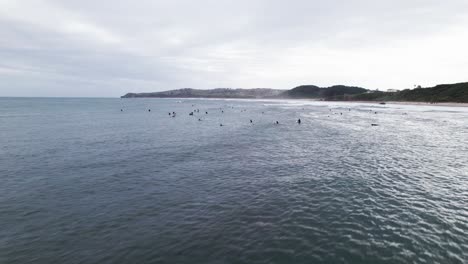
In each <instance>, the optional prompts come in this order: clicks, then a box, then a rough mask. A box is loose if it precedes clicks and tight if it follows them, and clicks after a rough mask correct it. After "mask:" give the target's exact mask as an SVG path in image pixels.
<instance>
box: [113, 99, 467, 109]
mask: <svg viewBox="0 0 468 264" xmlns="http://www.w3.org/2000/svg"><path fill="white" fill-rule="evenodd" d="M120 99H176V100H252V101H282V100H294V101H308V102H321V103H360V104H361V103H362V104H376V105H380V103H385V105H386V104H391V105H420V106H450V107H468V103H457V102H440V103H427V102H413V101H326V100H319V99H313V98H227V97H123V98H122V97H121V98H120Z"/></svg>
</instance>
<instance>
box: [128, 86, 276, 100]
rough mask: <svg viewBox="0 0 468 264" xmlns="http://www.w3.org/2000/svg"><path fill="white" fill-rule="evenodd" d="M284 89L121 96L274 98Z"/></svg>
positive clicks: (227, 89)
mask: <svg viewBox="0 0 468 264" xmlns="http://www.w3.org/2000/svg"><path fill="white" fill-rule="evenodd" d="M283 92H284V90H276V89H268V88H255V89H230V88H217V89H211V90H199V89H191V88H184V89H178V90H170V91H164V92H154V93H128V94H126V95H124V96H122V98H151V97H157V98H252V99H254V98H275V97H278V96H280V95H281V94H282V93H283Z"/></svg>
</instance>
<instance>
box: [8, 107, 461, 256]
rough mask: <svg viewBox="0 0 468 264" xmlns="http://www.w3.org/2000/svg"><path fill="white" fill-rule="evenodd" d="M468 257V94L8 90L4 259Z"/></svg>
mask: <svg viewBox="0 0 468 264" xmlns="http://www.w3.org/2000/svg"><path fill="white" fill-rule="evenodd" d="M196 109H199V112H198V111H196V112H195V113H194V115H193V116H191V115H189V113H190V112H193V111H194V110H196ZM149 110H151V111H149ZM172 112H175V113H176V116H175V117H172ZM206 112H208V114H207V113H206ZM170 113H171V114H170ZM298 119H301V121H302V122H301V124H300V125H299V124H298V123H297V120H298ZM250 120H252V123H251V122H250ZM276 121H278V123H279V124H276ZM221 124H222V126H221ZM372 124H374V126H372ZM467 261H468V109H467V108H463V107H440V106H406V105H392V104H387V105H378V104H363V103H362V104H360V103H327V102H310V101H273V100H271V101H268V100H263V101H262V100H204V99H63V98H0V263H44V264H46V263H47V264H49V263H467Z"/></svg>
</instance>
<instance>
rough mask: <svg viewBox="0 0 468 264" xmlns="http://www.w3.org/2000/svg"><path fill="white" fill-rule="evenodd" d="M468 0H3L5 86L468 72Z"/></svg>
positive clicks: (426, 77) (110, 88)
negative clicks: (467, 50) (136, 0)
mask: <svg viewBox="0 0 468 264" xmlns="http://www.w3.org/2000/svg"><path fill="white" fill-rule="evenodd" d="M466 28H468V2H467V1H465V0H448V1H444V2H441V1H434V0H394V1H370V0H353V1H350V0H348V1H344V0H331V1H314V0H296V1H280V0H257V1H254V0H252V1H247V0H237V1H227V0H205V1H189V0H174V1H150V0H141V1H138V2H135V1H124V0H114V1H110V0H106V1H91V0H81V1H72V0H29V1H21V0H0V35H1V36H2V37H1V38H0V57H1V61H0V78H1V84H0V96H119V95H121V94H123V93H125V92H127V91H129V92H130V91H131V92H137V91H142V92H143V91H158V90H166V89H174V88H179V87H196V88H211V87H272V88H291V87H294V86H296V85H300V84H317V85H323V86H327V85H333V84H350V85H360V86H364V87H368V88H380V89H387V88H400V89H401V88H407V87H411V86H412V85H413V84H421V85H427V86H429V85H435V84H437V83H443V82H458V81H467V80H466V79H463V78H466V72H468V56H466V51H465V50H466V46H468V32H467V31H466Z"/></svg>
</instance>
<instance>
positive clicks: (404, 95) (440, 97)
mask: <svg viewBox="0 0 468 264" xmlns="http://www.w3.org/2000/svg"><path fill="white" fill-rule="evenodd" d="M349 100H352V101H408V102H428V103H437V102H456V103H468V83H456V84H441V85H437V86H435V87H431V88H416V89H412V90H410V89H406V90H403V91H399V92H395V93H387V92H373V93H364V94H358V95H353V96H352V97H351V98H349Z"/></svg>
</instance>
